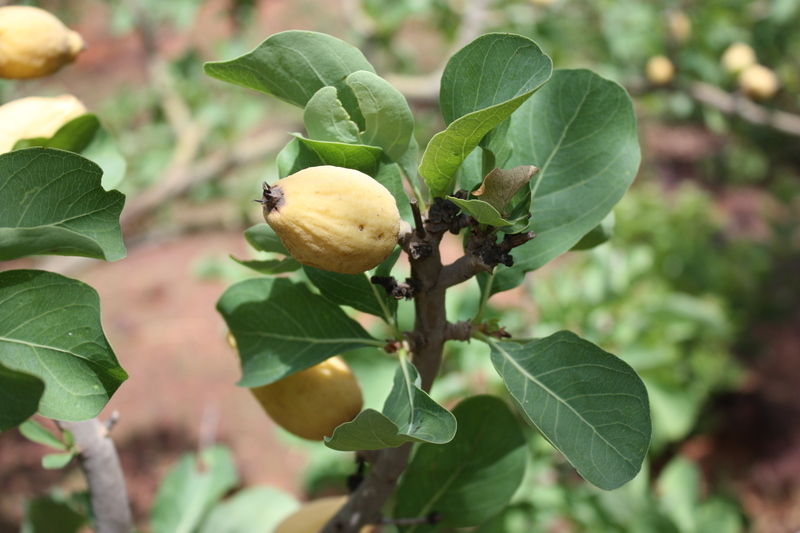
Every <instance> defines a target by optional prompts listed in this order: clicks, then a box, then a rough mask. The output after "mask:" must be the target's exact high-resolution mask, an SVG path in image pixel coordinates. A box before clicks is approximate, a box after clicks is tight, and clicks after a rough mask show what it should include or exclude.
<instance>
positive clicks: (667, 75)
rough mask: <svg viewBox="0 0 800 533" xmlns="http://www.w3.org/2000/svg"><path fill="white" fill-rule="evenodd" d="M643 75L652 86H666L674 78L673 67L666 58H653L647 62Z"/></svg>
mask: <svg viewBox="0 0 800 533" xmlns="http://www.w3.org/2000/svg"><path fill="white" fill-rule="evenodd" d="M645 73H646V75H647V80H648V81H649V82H650V83H652V84H653V85H666V84H668V83H669V82H671V81H672V78H673V77H674V76H675V66H674V65H673V64H672V61H670V60H669V58H668V57H666V56H653V57H651V58H650V59H649V60H648V61H647V66H646V67H645Z"/></svg>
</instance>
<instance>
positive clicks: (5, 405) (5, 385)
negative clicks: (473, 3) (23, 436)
mask: <svg viewBox="0 0 800 533" xmlns="http://www.w3.org/2000/svg"><path fill="white" fill-rule="evenodd" d="M0 313H2V307H0ZM0 361H2V359H0ZM43 392H44V382H43V381H42V380H41V379H39V378H37V377H36V376H32V375H30V374H26V373H24V372H16V371H14V370H11V369H10V368H6V367H5V366H3V365H2V364H0V433H1V432H3V431H7V430H9V429H12V428H15V427H17V426H19V425H20V424H23V425H25V424H26V423H27V422H25V420H27V419H28V418H30V417H31V416H33V415H34V414H35V413H36V410H37V409H38V408H39V399H40V398H41V397H42V393H43Z"/></svg>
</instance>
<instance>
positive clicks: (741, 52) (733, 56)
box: [720, 43, 756, 74]
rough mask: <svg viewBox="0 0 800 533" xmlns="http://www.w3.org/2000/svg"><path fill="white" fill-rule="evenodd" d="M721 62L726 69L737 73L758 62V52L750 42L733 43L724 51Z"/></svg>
mask: <svg viewBox="0 0 800 533" xmlns="http://www.w3.org/2000/svg"><path fill="white" fill-rule="evenodd" d="M720 63H722V68H724V69H725V70H726V71H728V72H730V73H732V74H736V73H738V72H742V71H743V70H745V69H746V68H747V67H749V66H750V65H754V64H755V63H756V53H755V51H754V50H753V49H752V48H751V47H750V45H749V44H746V43H733V44H732V45H730V46H729V47H728V48H726V49H725V52H723V53H722V58H721V59H720Z"/></svg>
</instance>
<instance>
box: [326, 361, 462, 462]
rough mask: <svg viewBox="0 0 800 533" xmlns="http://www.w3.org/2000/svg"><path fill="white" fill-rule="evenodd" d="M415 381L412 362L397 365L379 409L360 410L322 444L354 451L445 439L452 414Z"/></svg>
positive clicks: (449, 436) (450, 433) (451, 427)
mask: <svg viewBox="0 0 800 533" xmlns="http://www.w3.org/2000/svg"><path fill="white" fill-rule="evenodd" d="M402 364H403V363H401V365H402ZM418 381H419V375H418V374H417V369H416V368H414V365H412V364H411V363H405V370H404V369H403V367H402V366H399V367H398V369H397V372H396V373H395V376H394V385H393V386H392V390H391V392H389V396H388V397H387V398H386V402H385V403H384V405H383V412H378V411H376V410H374V409H365V410H363V411H361V412H360V413H359V414H358V416H356V418H355V419H353V420H352V421H350V422H346V423H344V424H342V425H341V426H339V427H337V428H336V429H335V430H334V431H333V436H331V437H330V438H328V437H326V438H325V445H326V446H327V447H329V448H333V449H334V450H340V451H355V450H379V449H382V448H393V447H396V446H400V445H401V444H404V443H406V442H432V443H436V444H444V443H446V442H449V441H450V440H451V439H452V438H453V435H455V433H456V419H455V417H454V416H453V414H452V413H450V411H448V410H447V409H445V408H444V407H442V406H441V405H439V404H437V403H436V402H435V401H433V400H432V399H431V397H430V396H428V395H427V394H426V393H425V391H423V390H422V389H420V388H419V387H418V386H417V385H418Z"/></svg>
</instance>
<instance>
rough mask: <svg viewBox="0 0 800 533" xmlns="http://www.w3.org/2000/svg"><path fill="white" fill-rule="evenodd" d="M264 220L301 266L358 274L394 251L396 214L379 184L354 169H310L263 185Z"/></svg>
mask: <svg viewBox="0 0 800 533" xmlns="http://www.w3.org/2000/svg"><path fill="white" fill-rule="evenodd" d="M259 201H260V202H261V203H262V205H263V206H264V220H266V221H267V224H269V225H270V226H271V227H272V229H274V230H275V233H277V235H278V237H279V238H280V240H281V242H282V243H283V245H284V246H285V247H286V249H287V250H288V251H289V253H290V254H291V255H292V257H294V258H295V259H297V260H298V261H300V262H301V263H303V264H304V265H308V266H312V267H316V268H321V269H322V270H328V271H331V272H339V273H342V274H361V273H362V272H365V271H367V270H369V269H371V268H374V267H376V266H378V265H379V264H380V263H381V262H382V261H383V260H384V259H386V258H387V257H388V256H389V254H391V253H392V250H394V247H395V245H396V244H397V235H398V232H399V231H400V213H399V212H398V210H397V205H396V204H395V200H394V197H393V196H392V194H391V193H390V192H389V191H388V189H386V187H384V186H383V185H381V184H380V183H378V182H377V181H375V180H374V179H372V178H371V177H369V176H367V175H366V174H364V173H362V172H359V171H357V170H352V169H349V168H340V167H332V166H320V167H311V168H306V169H304V170H301V171H299V172H296V173H295V174H292V175H291V176H287V177H285V178H283V179H281V180H278V181H277V182H275V183H274V184H273V185H272V186H269V185H267V184H264V197H263V199H261V200H259Z"/></svg>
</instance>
